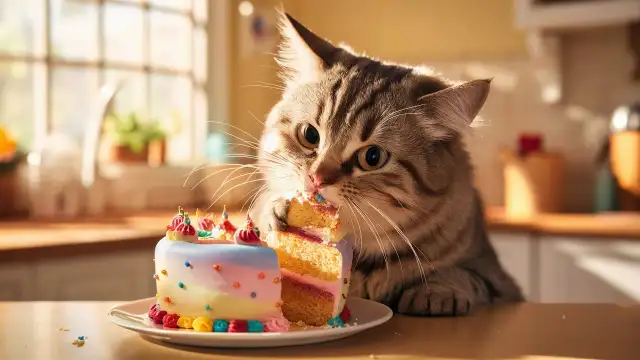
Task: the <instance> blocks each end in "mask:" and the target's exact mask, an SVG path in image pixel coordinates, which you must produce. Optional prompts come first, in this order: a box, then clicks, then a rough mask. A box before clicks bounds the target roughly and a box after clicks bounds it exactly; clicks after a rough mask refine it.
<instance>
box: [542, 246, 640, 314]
mask: <svg viewBox="0 0 640 360" xmlns="http://www.w3.org/2000/svg"><path fill="white" fill-rule="evenodd" d="M539 256H540V263H539V271H540V275H539V276H540V301H541V302H563V303H564V302H571V303H604V302H606V303H618V304H632V303H637V302H639V301H640V242H638V241H625V240H624V239H620V240H615V239H586V238H577V237H571V238H569V237H567V238H564V237H553V236H546V237H543V238H541V240H540V254H539Z"/></svg>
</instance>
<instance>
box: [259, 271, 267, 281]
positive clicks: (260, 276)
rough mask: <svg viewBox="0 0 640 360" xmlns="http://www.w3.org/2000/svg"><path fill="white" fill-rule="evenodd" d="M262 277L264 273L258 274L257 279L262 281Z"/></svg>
mask: <svg viewBox="0 0 640 360" xmlns="http://www.w3.org/2000/svg"><path fill="white" fill-rule="evenodd" d="M264 276H265V275H264V273H263V272H261V273H260V274H258V279H260V280H262V279H264Z"/></svg>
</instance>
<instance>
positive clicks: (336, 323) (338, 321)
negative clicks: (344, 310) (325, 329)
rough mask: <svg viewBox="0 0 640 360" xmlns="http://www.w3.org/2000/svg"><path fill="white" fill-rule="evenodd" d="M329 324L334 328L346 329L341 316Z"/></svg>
mask: <svg viewBox="0 0 640 360" xmlns="http://www.w3.org/2000/svg"><path fill="white" fill-rule="evenodd" d="M327 324H329V326H331V327H333V328H337V327H344V323H343V322H342V319H340V317H339V316H336V317H334V318H333V319H331V320H329V322H328V323H327Z"/></svg>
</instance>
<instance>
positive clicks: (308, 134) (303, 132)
mask: <svg viewBox="0 0 640 360" xmlns="http://www.w3.org/2000/svg"><path fill="white" fill-rule="evenodd" d="M298 141H299V142H300V144H302V146H304V147H306V148H307V149H315V148H317V147H318V144H320V133H318V130H317V129H316V128H314V127H313V126H311V125H309V124H302V125H300V126H298Z"/></svg>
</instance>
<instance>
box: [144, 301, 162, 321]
mask: <svg viewBox="0 0 640 360" xmlns="http://www.w3.org/2000/svg"><path fill="white" fill-rule="evenodd" d="M158 311H160V309H159V308H158V304H153V305H151V307H150V308H149V312H148V313H147V315H148V316H149V319H153V317H154V316H156V313H157V312H158Z"/></svg>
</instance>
